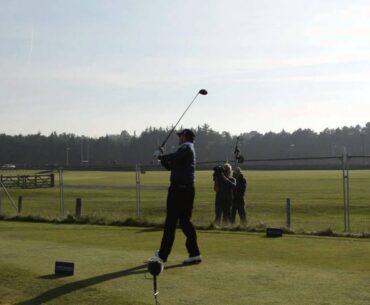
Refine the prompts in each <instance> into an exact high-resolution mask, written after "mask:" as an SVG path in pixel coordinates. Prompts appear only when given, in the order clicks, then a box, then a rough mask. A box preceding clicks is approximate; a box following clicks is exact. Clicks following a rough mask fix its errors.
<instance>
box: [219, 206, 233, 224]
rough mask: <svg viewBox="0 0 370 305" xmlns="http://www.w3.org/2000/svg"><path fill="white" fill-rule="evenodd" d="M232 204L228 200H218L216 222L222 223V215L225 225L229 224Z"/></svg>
mask: <svg viewBox="0 0 370 305" xmlns="http://www.w3.org/2000/svg"><path fill="white" fill-rule="evenodd" d="M230 209H231V205H230V204H228V203H227V202H216V204H215V214H216V215H215V224H216V225H221V216H222V223H223V225H228V224H229V223H230V220H231V216H230Z"/></svg>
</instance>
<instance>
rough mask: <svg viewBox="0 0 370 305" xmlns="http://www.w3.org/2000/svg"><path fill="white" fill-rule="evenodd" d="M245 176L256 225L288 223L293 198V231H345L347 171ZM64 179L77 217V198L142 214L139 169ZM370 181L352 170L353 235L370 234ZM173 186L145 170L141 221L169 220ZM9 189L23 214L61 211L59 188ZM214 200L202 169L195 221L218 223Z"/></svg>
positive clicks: (97, 210) (124, 214)
mask: <svg viewBox="0 0 370 305" xmlns="http://www.w3.org/2000/svg"><path fill="white" fill-rule="evenodd" d="M245 174H246V177H247V179H248V190H247V195H246V201H247V217H248V224H249V225H250V226H252V227H255V226H259V225H261V224H263V225H266V226H276V227H286V209H285V207H286V198H290V199H291V203H292V219H291V228H292V229H293V230H295V231H298V232H299V231H320V230H321V231H322V230H326V229H328V228H330V229H331V230H333V231H335V232H339V233H340V232H343V228H344V224H343V222H344V221H343V189H342V172H341V171H337V170H326V171H320V170H316V171H314V170H311V171H303V170H302V171H245ZM56 180H57V179H56ZM64 183H65V185H66V187H65V189H64V198H65V212H66V213H70V214H72V215H73V214H74V213H75V201H76V198H82V215H83V216H86V217H92V218H105V219H107V220H108V222H109V221H116V220H125V219H127V218H137V211H136V190H135V185H136V184H135V173H134V172H97V171H65V172H64ZM369 183H370V171H369V170H353V171H351V172H350V225H351V232H353V233H361V232H370V188H369V187H368V186H369ZM168 184H169V172H166V171H147V172H146V174H141V185H142V190H141V211H140V212H141V213H140V217H139V218H140V219H139V220H142V221H147V222H150V223H157V224H161V223H163V221H164V215H165V202H166V195H167V190H166V188H167V186H168ZM56 185H58V181H56ZM76 187H78V188H76ZM119 187H121V188H119ZM9 191H10V193H11V195H12V197H13V199H14V201H15V203H17V197H18V196H19V195H22V196H23V209H22V213H21V215H22V216H27V215H35V216H38V215H39V216H42V217H51V218H53V217H54V218H55V217H58V216H60V215H61V211H60V201H59V189H58V187H54V188H51V189H35V190H21V189H10V190H9ZM0 196H1V199H2V200H1V202H2V204H1V212H0V214H5V215H14V214H15V211H14V209H13V207H12V205H11V204H10V201H9V199H8V198H7V197H6V196H5V193H4V191H3V190H0ZM214 199H215V193H214V191H213V181H212V171H197V172H196V197H195V207H194V212H193V221H194V223H195V224H197V225H200V226H208V225H209V224H210V223H211V222H212V221H213V219H214ZM238 221H239V218H238V216H237V222H238Z"/></svg>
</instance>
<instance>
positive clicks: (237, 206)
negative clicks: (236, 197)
mask: <svg viewBox="0 0 370 305" xmlns="http://www.w3.org/2000/svg"><path fill="white" fill-rule="evenodd" d="M236 211H238V214H239V217H240V222H241V223H242V224H245V223H246V222H247V216H246V214H245V208H244V203H242V204H240V203H239V204H238V203H233V205H232V207H231V222H232V223H235V216H236Z"/></svg>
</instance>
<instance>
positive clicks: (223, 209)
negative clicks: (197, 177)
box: [213, 163, 236, 226]
mask: <svg viewBox="0 0 370 305" xmlns="http://www.w3.org/2000/svg"><path fill="white" fill-rule="evenodd" d="M213 180H214V190H215V192H216V200H215V214H216V217H215V221H214V223H215V225H216V226H220V225H221V216H222V225H224V226H229V225H230V221H231V215H230V213H231V204H232V200H233V190H234V188H235V187H236V181H235V179H234V178H233V177H232V168H231V165H230V164H228V163H226V164H224V166H223V167H222V170H220V171H218V170H216V171H215V172H214V174H213Z"/></svg>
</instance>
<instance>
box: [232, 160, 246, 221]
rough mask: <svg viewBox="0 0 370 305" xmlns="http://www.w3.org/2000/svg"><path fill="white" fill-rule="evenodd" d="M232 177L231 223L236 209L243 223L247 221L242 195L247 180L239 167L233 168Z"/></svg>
mask: <svg viewBox="0 0 370 305" xmlns="http://www.w3.org/2000/svg"><path fill="white" fill-rule="evenodd" d="M233 177H234V178H235V179H236V188H234V196H233V204H232V208H231V221H232V223H233V224H234V223H235V216H236V211H238V214H239V217H240V224H241V225H245V224H246V223H247V217H246V213H245V201H244V195H245V192H246V190H247V180H246V179H245V178H244V176H243V174H242V172H241V169H240V167H236V168H235V169H234V174H233Z"/></svg>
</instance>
